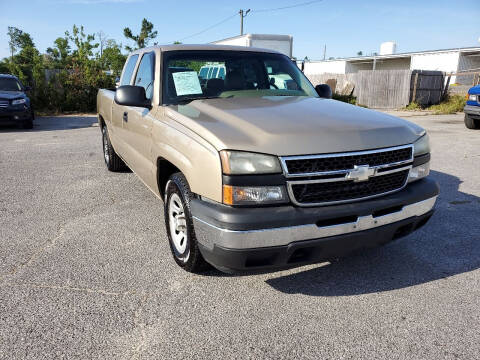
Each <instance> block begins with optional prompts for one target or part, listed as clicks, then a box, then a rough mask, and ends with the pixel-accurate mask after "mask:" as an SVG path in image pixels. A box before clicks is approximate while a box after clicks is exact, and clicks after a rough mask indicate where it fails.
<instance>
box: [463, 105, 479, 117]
mask: <svg viewBox="0 0 480 360" xmlns="http://www.w3.org/2000/svg"><path fill="white" fill-rule="evenodd" d="M463 112H464V113H465V114H468V115H473V116H479V117H480V106H475V105H465V107H464V108H463Z"/></svg>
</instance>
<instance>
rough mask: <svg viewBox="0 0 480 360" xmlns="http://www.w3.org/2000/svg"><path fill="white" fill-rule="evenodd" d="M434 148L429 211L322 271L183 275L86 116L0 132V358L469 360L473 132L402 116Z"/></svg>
mask: <svg viewBox="0 0 480 360" xmlns="http://www.w3.org/2000/svg"><path fill="white" fill-rule="evenodd" d="M409 120H411V121H414V122H416V123H418V124H420V125H422V126H424V127H425V128H426V129H427V130H428V131H429V133H430V136H431V141H432V147H433V152H432V156H433V159H432V176H433V177H434V178H435V179H436V180H437V181H438V182H439V183H440V186H441V195H440V197H439V201H438V204H437V212H436V213H435V215H434V216H433V218H432V219H431V221H430V222H429V224H428V225H427V226H425V227H423V228H422V229H421V230H419V231H418V232H416V233H414V234H412V235H410V236H408V237H406V238H403V239H401V240H398V241H397V242H394V243H391V244H389V245H387V246H385V247H382V248H378V249H373V250H367V251H364V252H361V253H359V254H356V255H355V256H352V257H349V258H346V259H343V260H341V261H339V262H334V263H323V264H318V265H311V266H307V267H301V268H296V269H292V270H286V271H281V272H275V273H269V274H260V275H250V276H229V275H224V274H221V273H219V272H216V271H213V270H212V271H209V272H207V273H205V274H203V275H192V274H189V273H186V272H184V271H182V270H181V269H180V268H179V267H178V266H177V265H176V264H175V262H174V261H173V259H172V258H171V255H170V252H169V249H168V243H167V239H166V235H165V231H164V224H163V213H162V211H163V210H162V203H161V202H160V201H159V200H158V199H157V198H156V197H155V196H154V195H153V194H152V193H150V191H149V190H148V189H147V188H146V187H145V186H144V185H143V184H142V183H141V181H140V180H138V179H137V178H136V176H135V175H134V174H133V173H128V172H125V173H110V172H108V171H107V170H106V168H105V166H104V163H103V158H102V147H101V138H100V131H99V129H98V127H97V124H96V118H95V117H94V116H84V117H79V116H77V117H73V116H69V117H45V118H39V119H37V120H36V123H35V127H34V129H33V130H29V131H24V130H16V129H9V128H1V129H0V179H1V192H0V358H1V359H16V358H19V359H43V358H48V359H51V358H69V359H70V358H81V359H86V358H102V359H103V358H115V359H120V358H121V359H124V358H125V359H130V358H139V359H140V358H141V359H148V358H152V359H158V358H165V359H176V358H185V359H190V358H197V359H207V358H208V359H232V358H242V359H243V358H252V359H253V358H255V359H257V358H270V359H279V358H309V359H323V358H330V359H333V358H352V359H357V358H368V359H375V358H379V359H385V358H388V359H393V358H394V359H413V358H417V359H426V358H429V359H478V358H479V354H480V269H479V268H480V220H479V219H480V170H479V169H480V131H473V130H467V129H466V128H465V126H464V125H463V116H462V115H460V114H458V115H442V116H418V117H415V116H413V117H409Z"/></svg>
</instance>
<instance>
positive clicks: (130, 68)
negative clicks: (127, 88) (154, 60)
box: [120, 55, 138, 85]
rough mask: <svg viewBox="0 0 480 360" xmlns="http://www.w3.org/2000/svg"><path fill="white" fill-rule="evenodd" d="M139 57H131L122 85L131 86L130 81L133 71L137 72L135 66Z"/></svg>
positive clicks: (124, 72)
mask: <svg viewBox="0 0 480 360" xmlns="http://www.w3.org/2000/svg"><path fill="white" fill-rule="evenodd" d="M137 60H138V55H132V56H130V59H128V62H127V64H126V65H125V70H124V71H123V75H122V81H121V82H120V85H130V80H132V75H133V70H135V64H136V63H137Z"/></svg>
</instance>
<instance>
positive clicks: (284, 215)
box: [190, 178, 439, 230]
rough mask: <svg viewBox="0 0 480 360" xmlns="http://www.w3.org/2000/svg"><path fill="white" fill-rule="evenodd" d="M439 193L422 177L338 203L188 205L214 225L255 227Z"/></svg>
mask: <svg viewBox="0 0 480 360" xmlns="http://www.w3.org/2000/svg"><path fill="white" fill-rule="evenodd" d="M438 192H439V187H438V184H437V183H436V182H435V181H434V180H432V179H430V178H425V179H422V180H419V181H416V182H413V183H410V184H408V185H407V186H406V187H405V188H404V189H403V190H401V191H398V192H395V193H392V194H389V195H385V196H381V197H378V198H374V199H370V200H364V201H358V202H353V203H347V204H340V205H329V206H318V207H296V206H293V205H291V204H289V205H283V206H270V207H250V208H240V207H231V206H227V205H222V204H214V203H210V202H206V201H202V200H200V199H192V201H191V203H190V207H191V211H192V215H193V216H195V217H197V218H198V219H200V220H202V221H204V222H207V223H209V224H211V225H214V226H216V227H219V228H222V229H228V230H258V229H269V228H277V227H286V226H297V225H304V224H315V223H317V222H318V221H323V220H329V219H335V218H341V217H347V216H366V215H371V214H373V213H375V212H378V211H382V210H384V209H389V208H393V207H396V206H405V205H409V204H413V203H416V202H419V201H422V200H426V199H429V198H431V197H434V196H436V195H438Z"/></svg>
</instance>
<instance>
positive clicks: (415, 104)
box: [405, 102, 422, 111]
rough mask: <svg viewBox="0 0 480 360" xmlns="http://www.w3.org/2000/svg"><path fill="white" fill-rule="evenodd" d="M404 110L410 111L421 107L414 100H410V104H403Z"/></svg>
mask: <svg viewBox="0 0 480 360" xmlns="http://www.w3.org/2000/svg"><path fill="white" fill-rule="evenodd" d="M405 110H411V111H415V110H422V107H421V106H420V105H418V104H417V103H416V102H411V103H410V104H408V105H407V106H405Z"/></svg>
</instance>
